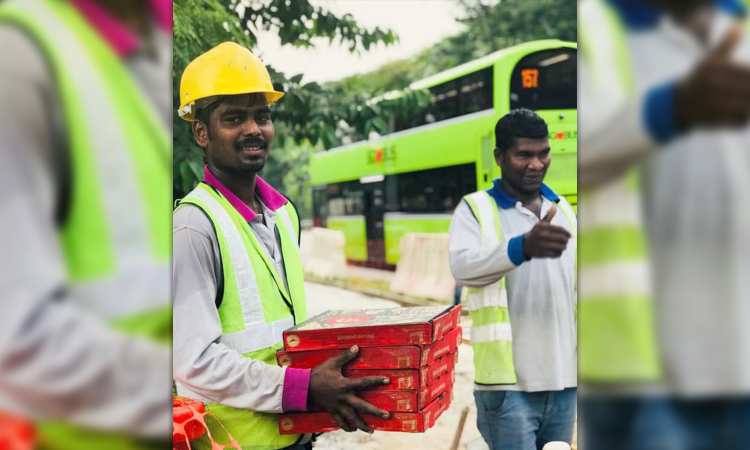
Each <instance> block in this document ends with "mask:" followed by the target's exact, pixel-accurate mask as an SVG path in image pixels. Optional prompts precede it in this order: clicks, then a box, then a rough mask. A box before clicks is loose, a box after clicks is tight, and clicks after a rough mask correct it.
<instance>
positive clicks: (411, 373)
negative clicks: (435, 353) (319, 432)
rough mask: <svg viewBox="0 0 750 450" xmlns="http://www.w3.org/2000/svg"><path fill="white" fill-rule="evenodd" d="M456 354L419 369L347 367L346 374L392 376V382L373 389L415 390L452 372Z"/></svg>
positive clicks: (359, 376)
mask: <svg viewBox="0 0 750 450" xmlns="http://www.w3.org/2000/svg"><path fill="white" fill-rule="evenodd" d="M454 355H455V354H454V353H451V354H449V355H446V356H444V357H443V358H441V359H439V360H437V361H435V362H433V364H431V365H429V366H425V367H420V368H419V369H350V368H348V367H347V368H345V369H344V376H347V377H351V378H364V377H370V376H384V377H388V378H390V383H389V384H387V385H382V386H377V387H375V388H372V389H373V390H381V391H392V390H410V391H414V390H417V389H420V388H422V387H425V386H432V385H433V384H434V383H435V382H436V381H437V380H438V379H440V378H441V377H442V376H443V375H446V374H449V373H452V372H453V368H454V366H455V361H456V359H455V357H454Z"/></svg>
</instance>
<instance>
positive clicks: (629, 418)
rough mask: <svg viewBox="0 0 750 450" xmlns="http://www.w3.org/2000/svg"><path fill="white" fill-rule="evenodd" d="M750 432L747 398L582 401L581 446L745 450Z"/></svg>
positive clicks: (620, 449) (609, 449)
mask: <svg viewBox="0 0 750 450" xmlns="http://www.w3.org/2000/svg"><path fill="white" fill-rule="evenodd" d="M748 430H750V399H748V398H745V399H716V400H690V401H687V400H676V399H671V398H668V397H628V398H600V397H595V398H585V399H582V400H581V432H582V433H581V448H585V449H586V450H745V449H748V448H750V447H749V446H748V442H747V432H748Z"/></svg>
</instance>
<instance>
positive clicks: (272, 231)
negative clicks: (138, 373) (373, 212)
mask: <svg viewBox="0 0 750 450" xmlns="http://www.w3.org/2000/svg"><path fill="white" fill-rule="evenodd" d="M283 95H284V94H283V93H282V92H279V91H277V90H276V89H274V87H273V85H272V83H271V78H270V76H269V75H268V71H267V70H266V68H265V66H264V65H263V63H262V62H261V61H260V60H259V59H258V58H257V57H256V56H255V55H253V54H252V53H251V52H250V51H249V50H247V49H246V48H244V47H242V46H240V45H238V44H235V43H232V42H224V43H222V44H220V45H218V46H216V47H214V48H213V49H211V50H209V51H207V52H206V53H204V54H202V55H200V56H198V57H197V58H196V59H194V60H193V61H192V62H191V63H190V64H189V65H188V66H187V67H186V68H185V71H184V72H183V74H182V80H181V82H180V109H179V115H180V117H181V118H182V119H184V120H186V121H189V122H190V123H191V126H192V131H193V137H194V139H195V142H196V143H197V144H198V146H200V147H201V148H202V149H203V150H204V152H205V162H206V165H205V169H204V178H203V180H202V182H200V183H199V184H198V186H197V187H196V188H195V189H193V191H192V192H190V193H189V194H188V195H187V196H186V197H185V198H184V199H182V200H181V201H180V204H179V206H178V207H177V209H176V210H175V212H174V217H173V269H172V274H173V280H172V281H173V300H174V350H173V351H174V355H173V366H174V378H175V384H176V388H177V394H178V395H182V396H186V397H190V398H193V399H196V400H199V401H202V402H204V403H205V404H206V409H207V410H208V411H209V417H210V419H209V420H208V426H209V431H211V434H212V436H213V438H214V439H216V440H217V441H220V443H226V442H233V443H235V444H237V445H239V446H240V447H241V448H243V449H261V448H262V449H280V448H289V449H305V448H311V446H312V445H311V443H310V442H309V437H308V436H297V435H280V434H279V432H278V423H277V422H278V417H277V414H278V413H281V412H286V411H304V410H307V409H309V408H315V409H318V410H325V411H329V412H331V413H332V414H333V416H334V417H335V418H336V420H337V422H338V423H339V425H340V426H341V428H343V429H345V430H347V431H353V430H355V429H361V430H364V431H368V432H371V431H372V430H371V429H370V428H369V427H368V426H367V424H365V423H364V421H363V420H362V418H361V417H360V416H359V413H370V414H375V415H379V416H382V417H387V415H388V413H387V412H385V411H382V410H379V409H377V408H375V407H374V406H372V405H370V404H369V403H367V402H365V401H363V400H362V399H361V398H359V397H358V396H356V395H355V392H356V391H357V390H359V389H362V388H365V387H369V386H374V385H379V384H385V383H387V382H388V380H387V379H384V378H383V377H369V378H362V379H357V380H356V381H355V380H350V379H347V378H345V377H343V376H342V374H341V367H342V366H343V365H344V364H346V363H347V362H348V361H350V360H351V359H353V358H354V357H356V354H357V349H356V348H352V349H350V350H348V351H345V352H343V353H342V354H341V355H339V356H338V357H335V358H331V359H330V360H328V361H326V362H325V363H323V364H321V365H320V366H318V367H316V368H314V369H312V370H308V369H293V368H283V367H279V366H278V365H277V364H276V359H275V353H276V350H278V349H279V348H281V346H282V340H281V333H282V332H283V331H284V330H285V329H287V328H289V327H291V326H293V325H295V324H297V323H300V322H302V321H303V320H305V319H306V316H307V306H306V303H305V293H304V280H303V272H302V265H301V262H300V256H299V247H298V245H299V233H300V226H299V219H298V216H297V212H296V210H295V208H294V205H292V203H291V202H290V201H289V200H288V199H287V198H286V197H284V196H283V195H282V194H280V193H279V192H278V191H277V190H275V189H274V188H273V187H272V186H271V185H270V184H268V182H266V181H265V180H263V178H261V177H260V175H259V173H260V172H261V170H262V169H263V166H264V165H265V163H266V160H267V158H268V152H269V151H270V149H271V147H270V144H271V142H272V140H273V137H274V126H273V122H272V120H271V110H270V107H271V105H272V104H273V103H275V102H276V101H278V100H279V99H280V98H281V97H282V96H283ZM212 423H216V426H212ZM201 439H202V440H199V441H196V442H194V443H193V444H194V448H204V447H203V445H206V447H205V448H210V445H209V441H208V437H206V438H201ZM204 441H205V442H204Z"/></svg>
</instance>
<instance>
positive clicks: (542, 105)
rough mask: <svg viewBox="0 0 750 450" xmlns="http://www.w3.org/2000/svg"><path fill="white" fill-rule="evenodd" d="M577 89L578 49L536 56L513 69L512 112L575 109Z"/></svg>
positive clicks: (520, 62)
mask: <svg viewBox="0 0 750 450" xmlns="http://www.w3.org/2000/svg"><path fill="white" fill-rule="evenodd" d="M576 88H577V85H576V51H575V49H572V48H559V49H554V50H543V51H540V52H536V53H532V54H531V55H528V56H526V57H524V58H522V59H521V60H520V61H519V62H518V64H516V67H515V68H514V69H513V74H512V75H511V82H510V108H511V109H515V108H528V109H532V110H540V109H575V108H576V96H577V91H576Z"/></svg>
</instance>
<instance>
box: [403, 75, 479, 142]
mask: <svg viewBox="0 0 750 450" xmlns="http://www.w3.org/2000/svg"><path fill="white" fill-rule="evenodd" d="M492 70H493V68H492V66H490V67H487V68H485V69H481V70H478V71H476V72H472V73H470V74H467V75H464V76H462V77H460V78H456V79H455V80H451V81H448V82H445V83H442V84H438V85H437V86H433V87H431V88H429V90H430V93H431V94H432V99H433V103H432V105H430V106H429V107H428V108H427V109H426V110H424V111H422V112H420V113H419V116H418V117H397V118H396V120H395V123H394V127H395V130H396V131H401V130H406V129H409V128H414V127H418V126H420V125H425V124H429V123H433V122H437V121H440V120H445V119H451V118H453V117H458V116H462V115H464V114H471V113H473V112H477V111H483V110H485V109H490V108H492V95H493V91H492V88H493V83H492Z"/></svg>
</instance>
